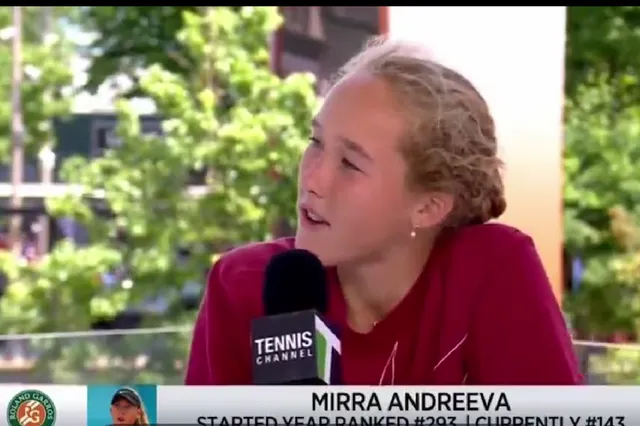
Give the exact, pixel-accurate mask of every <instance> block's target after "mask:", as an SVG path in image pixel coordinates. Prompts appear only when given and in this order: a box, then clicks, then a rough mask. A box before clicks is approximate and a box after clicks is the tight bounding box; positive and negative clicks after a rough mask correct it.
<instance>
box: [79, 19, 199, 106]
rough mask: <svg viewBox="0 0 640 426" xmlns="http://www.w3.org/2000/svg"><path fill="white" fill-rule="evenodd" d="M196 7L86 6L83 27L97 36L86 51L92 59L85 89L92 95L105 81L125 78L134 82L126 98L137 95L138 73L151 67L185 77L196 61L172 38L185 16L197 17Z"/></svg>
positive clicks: (184, 47)
mask: <svg viewBox="0 0 640 426" xmlns="http://www.w3.org/2000/svg"><path fill="white" fill-rule="evenodd" d="M204 9H205V8H204V7H197V6H129V7H126V8H123V7H119V6H87V7H85V8H84V9H83V18H84V22H85V26H86V28H88V29H91V30H93V31H95V32H97V33H98V34H100V37H97V38H96V39H95V40H94V41H93V43H92V44H91V46H90V50H91V51H93V52H98V53H97V54H96V55H94V57H93V60H92V62H91V66H90V68H89V71H88V74H89V79H88V81H87V84H86V89H87V90H89V91H91V92H95V91H96V90H97V89H98V87H99V86H100V85H101V84H102V83H104V82H105V81H106V80H107V79H108V78H109V77H111V76H113V75H117V74H125V75H127V76H129V77H130V78H131V79H132V80H133V81H134V86H133V88H132V89H131V91H129V92H128V93H127V95H128V96H134V95H141V94H142V89H141V88H140V84H139V83H140V82H139V75H138V70H139V69H145V68H147V67H149V66H151V65H153V64H160V65H162V67H163V69H165V70H167V71H169V72H172V73H174V74H177V75H188V74H189V73H190V72H191V70H193V69H194V66H197V58H195V57H194V56H193V55H192V52H191V51H190V50H189V49H188V48H187V47H186V46H185V45H184V44H182V43H180V42H179V41H178V40H177V39H176V37H175V35H176V34H177V33H178V31H180V29H181V28H182V26H183V16H184V13H185V12H191V13H200V12H202V11H203V10H204Z"/></svg>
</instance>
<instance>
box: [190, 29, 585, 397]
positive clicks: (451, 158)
mask: <svg viewBox="0 0 640 426" xmlns="http://www.w3.org/2000/svg"><path fill="white" fill-rule="evenodd" d="M310 126H311V129H312V134H311V137H310V140H309V146H308V147H307V149H306V151H305V153H304V155H303V157H302V160H301V163H300V173H299V199H298V207H299V210H298V212H299V218H298V228H297V232H296V236H295V238H288V239H281V240H277V241H272V242H265V243H260V244H253V245H248V246H244V247H240V248H238V249H235V250H233V251H231V252H230V253H227V254H226V255H225V256H223V257H222V258H221V259H220V260H219V261H218V262H217V263H216V265H215V266H214V267H213V269H212V271H211V273H210V276H209V282H208V288H207V292H206V295H205V298H204V300H203V303H202V306H201V308H200V313H199V316H198V319H197V322H196V324H195V329H194V335H193V343H192V347H191V355H190V359H189V365H188V369H187V375H186V383H187V384H194V385H231V384H250V383H251V366H252V363H251V347H250V339H249V335H250V322H251V319H252V318H255V317H257V316H259V315H261V313H262V306H261V292H262V284H263V283H262V280H263V276H262V274H263V271H264V268H265V266H266V264H267V263H268V261H269V259H270V258H271V256H273V255H274V254H276V253H279V252H282V251H284V250H288V249H291V248H293V247H297V248H302V249H307V250H309V251H312V252H313V253H315V254H316V255H317V256H318V257H319V258H320V260H321V261H322V262H323V264H324V265H325V266H326V268H327V273H328V276H329V277H330V278H329V283H328V291H329V300H330V303H329V306H330V308H329V313H328V319H329V320H330V321H333V322H334V323H335V324H338V325H339V326H341V328H342V335H341V341H342V369H343V375H344V381H345V384H348V385H358V384H359V385H378V384H379V385H440V384H442V385H444V384H447V385H455V384H474V385H480V384H483V385H492V384H502V385H507V384H513V385H516V384H523V385H534V384H549V385H552V384H554V385H565V384H578V383H580V381H581V377H580V374H579V371H578V368H577V363H576V359H575V356H574V353H573V348H572V344H571V340H570V337H569V335H568V333H567V329H566V327H565V322H564V320H563V316H562V314H561V312H560V309H559V307H558V305H557V302H556V300H555V298H554V296H553V294H552V291H551V287H550V285H549V281H548V278H547V276H546V274H545V271H544V268H543V266H542V264H541V261H540V259H539V257H538V254H537V252H536V249H535V247H534V244H533V242H532V240H531V239H530V238H529V237H528V236H527V235H525V234H523V233H522V232H520V231H518V230H517V229H514V228H511V227H508V226H505V225H500V224H489V223H487V222H488V221H490V220H491V219H493V218H497V217H499V216H500V215H501V214H502V213H503V212H504V210H505V207H506V204H505V198H504V191H503V183H502V180H501V176H500V167H501V162H500V160H499V159H498V157H497V156H496V151H497V142H496V134H495V129H494V123H493V119H492V117H491V115H490V113H489V110H488V107H487V104H486V102H485V100H484V99H483V98H482V96H481V95H480V94H479V93H478V92H477V91H476V89H475V88H474V87H473V86H472V84H471V83H469V81H467V80H466V79H465V78H464V77H462V76H461V75H459V74H458V73H456V72H454V71H452V70H450V69H448V68H446V67H444V66H442V65H440V64H438V63H436V62H434V61H433V60H432V59H430V58H429V56H428V55H426V54H424V53H423V52H421V50H420V49H419V48H416V47H414V46H411V45H408V44H404V43H401V42H391V41H385V40H382V39H380V40H377V41H375V42H373V43H371V44H370V45H369V46H368V47H367V48H366V49H365V50H364V51H363V52H362V53H360V54H359V55H357V56H356V57H354V58H353V59H352V60H351V61H349V62H348V63H347V64H346V65H345V66H344V67H343V68H342V70H341V71H340V73H339V75H338V78H337V79H336V82H335V84H334V85H333V86H332V88H331V89H330V90H329V92H328V94H327V96H326V97H325V100H324V102H323V105H322V108H321V110H320V111H319V113H318V115H317V116H316V118H315V119H314V120H313V123H310ZM300 284H301V285H304V283H300Z"/></svg>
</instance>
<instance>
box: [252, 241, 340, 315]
mask: <svg viewBox="0 0 640 426" xmlns="http://www.w3.org/2000/svg"><path fill="white" fill-rule="evenodd" d="M326 281H327V279H326V272H325V270H324V267H323V266H322V262H320V259H318V258H317V257H316V256H315V255H314V254H313V253H311V252H309V251H307V250H300V249H293V250H289V251H285V252H282V253H279V254H277V255H275V256H273V258H271V261H270V262H269V264H268V265H267V269H266V271H265V280H264V290H263V294H262V302H263V304H264V310H265V315H280V314H286V313H291V312H297V311H305V310H308V309H315V310H316V311H318V312H319V313H322V314H324V313H326V311H327V305H328V301H327V288H326V285H327V283H326Z"/></svg>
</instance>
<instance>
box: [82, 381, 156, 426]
mask: <svg viewBox="0 0 640 426" xmlns="http://www.w3.org/2000/svg"><path fill="white" fill-rule="evenodd" d="M123 387H127V388H131V389H133V390H135V391H136V392H138V395H140V399H142V403H143V404H144V408H145V410H146V412H147V416H148V417H149V423H151V424H154V423H157V420H158V419H157V411H158V397H157V391H156V386H155V385H88V386H87V426H107V425H111V424H112V423H113V422H112V420H111V411H110V410H111V398H113V395H114V394H115V393H116V391H117V390H118V389H120V388H123Z"/></svg>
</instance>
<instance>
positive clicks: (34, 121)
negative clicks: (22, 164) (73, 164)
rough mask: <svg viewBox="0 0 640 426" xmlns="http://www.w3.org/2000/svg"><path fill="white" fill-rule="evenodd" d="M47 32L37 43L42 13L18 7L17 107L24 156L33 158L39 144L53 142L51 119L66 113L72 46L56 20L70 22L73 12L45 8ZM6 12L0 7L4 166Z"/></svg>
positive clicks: (0, 149) (2, 155) (1, 154)
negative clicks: (19, 70)
mask: <svg viewBox="0 0 640 426" xmlns="http://www.w3.org/2000/svg"><path fill="white" fill-rule="evenodd" d="M51 9H52V20H51V32H50V35H49V37H48V38H47V40H43V37H44V36H45V34H43V28H45V25H44V24H43V22H44V18H45V17H44V14H43V8H41V7H23V22H24V25H23V49H22V52H23V67H22V68H23V70H24V73H23V84H22V86H21V89H22V106H23V118H24V124H25V130H26V132H25V134H26V135H25V136H26V137H25V144H26V150H27V151H26V153H27V157H29V156H32V157H33V156H34V155H36V154H37V153H38V152H39V151H40V149H41V148H42V147H43V145H45V144H51V143H53V142H54V135H53V126H52V119H53V118H55V117H60V116H64V115H66V114H67V113H69V111H70V106H71V99H72V96H70V95H71V94H72V90H71V83H72V81H73V74H72V69H71V55H72V53H73V47H74V46H73V45H71V44H70V43H69V42H68V41H67V40H66V38H64V37H63V36H62V28H61V26H60V24H61V17H62V16H65V15H66V16H68V17H69V18H73V16H74V15H73V12H74V11H73V9H71V8H68V7H58V6H55V7H51ZM12 25H13V22H12V7H9V6H3V7H0V28H3V29H5V34H6V35H7V37H5V40H3V41H1V42H0V66H1V67H2V69H4V70H5V72H4V73H2V76H0V97H1V98H2V99H6V100H7V101H6V102H3V103H2V104H0V162H3V163H4V162H6V161H7V160H8V158H9V155H10V152H11V117H12V115H11V114H12V108H11V101H10V99H11V86H12V85H11V82H12V76H11V67H12V46H11V41H12V38H11V36H10V34H11V33H12V32H11V31H10V28H11V27H12Z"/></svg>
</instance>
